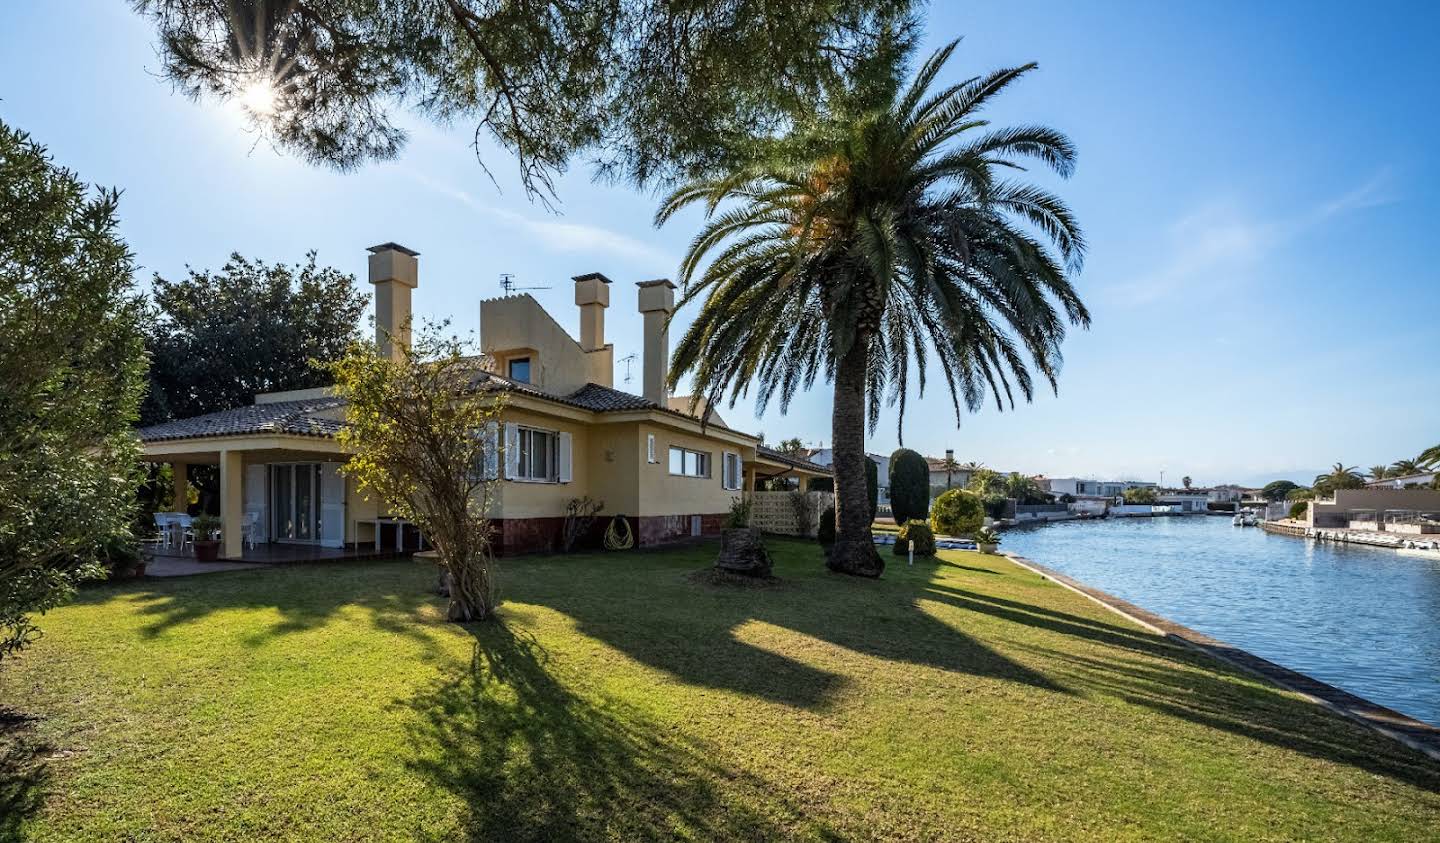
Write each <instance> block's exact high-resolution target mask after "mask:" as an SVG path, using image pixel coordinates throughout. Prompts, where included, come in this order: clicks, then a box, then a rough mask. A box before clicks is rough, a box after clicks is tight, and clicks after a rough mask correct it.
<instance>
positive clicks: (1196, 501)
mask: <svg viewBox="0 0 1440 843" xmlns="http://www.w3.org/2000/svg"><path fill="white" fill-rule="evenodd" d="M1155 503H1157V504H1160V505H1161V506H1174V507H1179V509H1180V512H1183V513H1185V514H1187V515H1189V514H1192V513H1201V512H1205V511H1207V510H1208V509H1209V508H1210V507H1209V504H1210V490H1209V489H1157V490H1156V494H1155Z"/></svg>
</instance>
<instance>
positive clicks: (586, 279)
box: [574, 272, 610, 351]
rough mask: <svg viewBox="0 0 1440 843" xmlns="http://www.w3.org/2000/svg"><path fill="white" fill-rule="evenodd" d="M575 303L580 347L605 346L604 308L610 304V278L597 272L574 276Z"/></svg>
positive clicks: (596, 348)
mask: <svg viewBox="0 0 1440 843" xmlns="http://www.w3.org/2000/svg"><path fill="white" fill-rule="evenodd" d="M574 280H575V304H576V305H577V306H578V307H579V308H580V348H581V349H582V350H584V351H599V350H600V349H602V348H604V347H605V308H607V307H609V306H610V279H609V278H606V277H605V276H604V275H602V274H600V273H598V272H591V273H589V274H587V275H577V276H575V279H574Z"/></svg>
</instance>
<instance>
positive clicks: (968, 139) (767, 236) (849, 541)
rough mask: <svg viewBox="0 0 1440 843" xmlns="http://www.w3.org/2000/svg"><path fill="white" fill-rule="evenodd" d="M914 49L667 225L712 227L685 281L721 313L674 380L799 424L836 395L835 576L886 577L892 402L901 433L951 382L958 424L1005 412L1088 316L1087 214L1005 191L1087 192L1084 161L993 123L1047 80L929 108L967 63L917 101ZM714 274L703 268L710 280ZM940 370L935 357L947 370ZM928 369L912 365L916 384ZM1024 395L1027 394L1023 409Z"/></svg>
mask: <svg viewBox="0 0 1440 843" xmlns="http://www.w3.org/2000/svg"><path fill="white" fill-rule="evenodd" d="M908 49H909V48H908V46H905V45H901V44H899V43H898V41H897V43H895V44H892V45H889V46H888V47H887V48H884V49H881V50H878V51H877V52H876V54H875V55H874V57H873V58H872V59H870V60H867V61H865V62H862V65H863V66H862V67H860V68H859V69H857V71H856V73H855V74H854V76H852V77H851V78H850V79H849V80H848V81H847V82H846V85H845V87H844V88H843V89H842V90H835V91H831V92H829V95H827V96H826V97H824V98H823V100H822V101H821V102H819V103H818V104H817V113H816V114H815V115H813V117H811V118H809V119H806V120H802V121H799V122H798V123H797V124H796V126H795V128H794V130H793V131H792V132H791V133H790V134H788V135H787V136H786V137H784V138H779V139H774V140H757V141H756V142H755V145H754V153H755V154H754V156H753V160H752V162H751V163H748V164H745V165H743V166H740V167H738V168H736V169H735V170H734V171H732V172H729V173H726V174H723V175H719V176H716V177H713V178H702V179H699V180H697V181H694V182H691V183H689V184H686V185H683V186H681V187H680V188H679V189H677V190H676V191H675V192H674V193H672V194H671V195H670V196H668V197H667V198H666V199H665V200H664V201H663V203H662V204H661V207H660V210H659V211H658V212H657V214H656V223H657V224H663V223H664V222H665V221H666V220H668V219H670V218H671V217H672V216H674V215H675V214H676V213H678V212H679V211H681V210H682V209H684V208H687V207H689V206H691V205H695V204H699V205H701V206H703V207H704V208H705V211H706V214H707V219H706V224H705V226H704V227H703V228H702V229H701V231H700V232H699V233H698V234H697V235H696V236H695V239H694V240H693V241H692V242H691V245H690V250H689V252H688V253H687V254H686V256H685V258H684V260H683V261H682V263H681V265H680V269H679V276H680V280H681V281H682V283H683V284H684V289H685V293H684V298H683V299H682V301H681V306H682V307H683V306H684V305H685V304H687V303H689V302H692V301H696V300H700V299H703V300H704V305H703V307H702V308H701V309H700V312H699V313H698V314H697V315H696V318H695V321H694V322H693V323H692V324H691V327H690V329H689V330H688V331H687V332H686V333H685V336H684V338H683V339H681V341H680V343H679V345H678V346H677V347H676V349H675V354H674V356H673V358H672V363H671V368H670V383H671V384H677V383H678V381H679V380H680V379H681V378H682V377H684V376H685V375H686V374H693V382H694V387H695V394H696V395H697V396H700V397H703V398H705V399H706V400H707V401H709V402H710V403H711V404H712V405H713V404H718V403H719V402H720V401H721V400H722V399H724V398H725V397H726V393H728V395H729V399H730V401H731V403H732V404H733V403H734V401H735V400H736V399H738V398H739V396H740V395H742V394H744V393H745V392H746V391H747V390H748V389H749V387H750V384H751V382H752V381H753V382H755V383H756V384H757V385H758V390H757V392H758V394H757V399H758V400H757V404H758V406H759V408H760V409H761V410H762V411H763V409H764V407H765V405H766V404H767V403H768V401H769V400H770V399H771V398H776V397H778V399H779V402H780V408H781V411H782V412H783V411H784V410H785V409H786V407H787V406H788V405H789V403H790V400H791V399H792V398H793V396H794V395H795V394H796V393H797V392H799V391H801V390H805V389H809V388H810V387H811V386H812V385H813V384H814V382H815V379H816V378H817V377H818V378H824V379H825V380H828V381H830V382H831V383H832V384H833V388H834V394H833V400H832V407H831V443H832V447H833V449H834V451H833V453H834V459H833V461H832V466H833V469H834V472H835V493H836V498H837V500H836V510H837V518H836V535H835V543H834V545H832V546H831V548H830V550H829V553H828V556H827V559H826V564H827V565H828V566H829V567H830V568H831V569H833V570H836V571H841V572H844V573H852V574H860V575H864V576H878V575H879V574H880V573H881V572H882V571H883V570H884V564H885V563H884V561H883V560H882V558H881V557H880V555H879V553H878V552H877V551H876V550H875V544H874V540H873V538H872V535H871V531H870V508H869V502H868V500H867V496H866V494H865V434H866V428H867V425H868V427H869V429H870V430H871V431H873V430H874V428H875V426H876V424H877V423H878V422H879V419H880V409H881V406H882V403H884V402H885V401H887V400H888V401H889V402H890V403H892V404H898V405H899V409H898V412H897V419H898V420H899V421H903V419H904V411H905V402H906V396H907V393H908V391H909V388H910V386H911V379H912V377H913V379H914V381H915V385H916V386H917V387H918V388H919V390H920V392H921V393H923V391H924V387H925V378H924V374H925V372H926V370H927V368H929V367H931V366H932V365H933V366H934V368H933V369H930V370H931V371H939V372H940V373H941V374H943V375H944V376H945V382H946V386H947V387H948V388H949V391H950V398H951V403H952V405H953V406H954V409H955V416H956V421H957V423H958V421H959V420H960V417H961V416H962V414H963V411H964V410H965V409H969V410H971V411H974V410H978V409H979V408H980V407H981V406H983V405H984V404H985V403H987V398H989V397H993V399H994V402H995V404H996V406H997V408H998V409H1002V410H1003V409H1005V407H1006V406H1007V405H1008V406H1010V407H1011V408H1013V407H1014V405H1015V399H1016V398H1017V397H1019V398H1022V399H1024V400H1027V401H1028V400H1031V398H1032V396H1033V394H1034V390H1035V380H1036V377H1037V376H1038V378H1040V379H1043V380H1044V382H1045V383H1047V384H1049V385H1050V387H1051V388H1052V389H1053V388H1055V386H1056V379H1057V377H1058V373H1059V364H1060V344H1061V340H1062V339H1063V338H1064V336H1065V331H1066V325H1067V323H1069V324H1072V325H1082V326H1083V325H1088V324H1089V322H1090V314H1089V312H1088V311H1087V310H1086V308H1085V305H1084V304H1083V303H1082V302H1081V301H1080V298H1079V295H1078V294H1077V293H1076V291H1075V288H1074V286H1073V285H1072V277H1073V274H1074V273H1075V272H1078V270H1079V268H1080V263H1081V260H1082V256H1083V254H1084V248H1085V246H1084V241H1083V239H1082V236H1081V233H1080V229H1079V227H1078V225H1077V224H1076V222H1075V219H1074V217H1073V216H1072V215H1071V212H1070V209H1069V208H1067V207H1066V206H1065V204H1064V203H1063V202H1061V201H1060V199H1058V198H1057V197H1055V196H1054V195H1053V194H1051V193H1049V192H1047V191H1046V190H1044V189H1042V188H1040V187H1039V186H1037V185H1034V184H1029V183H1026V182H1023V181H1018V180H1011V179H1007V178H1006V175H1007V174H1013V173H1019V172H1024V171H1025V169H1026V165H1027V164H1029V163H1030V162H1038V163H1039V164H1041V165H1043V166H1046V167H1049V168H1050V169H1052V170H1054V171H1055V172H1056V173H1058V174H1059V175H1060V176H1062V177H1065V176H1069V175H1070V173H1071V171H1072V170H1073V169H1074V165H1075V150H1074V147H1073V146H1072V145H1071V143H1070V141H1069V139H1068V138H1066V137H1065V136H1064V135H1063V134H1061V133H1059V132H1057V131H1055V130H1053V129H1049V128H1046V127H1043V126H1019V127H1014V128H1005V129H993V128H990V127H989V121H988V120H985V119H983V118H981V117H980V116H979V112H980V111H981V110H982V109H983V108H984V107H985V106H986V105H988V104H989V103H990V102H991V101H992V100H993V98H994V97H996V96H997V95H998V94H1000V93H1001V92H1002V91H1003V90H1005V89H1006V88H1007V87H1008V86H1009V85H1010V84H1011V83H1012V82H1014V81H1015V80H1017V79H1019V78H1020V77H1021V76H1024V75H1025V74H1026V73H1028V72H1030V71H1031V70H1033V69H1034V67H1035V65H1033V64H1027V65H1023V66H1020V67H1015V68H1008V69H1004V70H998V71H995V72H992V73H989V74H986V75H984V76H976V77H974V78H972V79H968V80H966V81H963V82H959V83H957V84H954V85H947V86H944V87H943V88H941V89H940V90H937V91H931V90H930V86H931V83H933V82H934V81H935V78H936V77H937V76H938V75H939V73H940V71H941V69H942V67H943V66H944V64H945V62H946V61H947V60H948V59H949V58H950V55H951V54H952V52H953V51H954V49H955V43H954V42H952V43H951V44H949V45H948V46H946V47H944V48H942V49H940V50H939V51H937V52H936V53H935V54H934V55H933V56H931V57H930V59H929V60H928V61H926V62H925V64H924V65H923V66H922V67H921V68H920V70H919V72H918V73H917V74H916V76H915V78H914V79H913V80H912V81H911V82H910V83H909V84H908V85H906V84H905V83H904V81H903V79H902V72H901V63H900V62H899V61H897V60H896V57H897V56H903V54H904V53H907V52H908ZM707 259H708V261H709V263H708V265H706V266H705V268H704V269H703V271H702V270H701V265H702V263H703V262H705V261H706V260H707ZM932 357H933V360H932V359H931V358H932ZM912 367H913V368H912ZM1017 394H1018V395H1017Z"/></svg>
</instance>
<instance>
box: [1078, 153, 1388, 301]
mask: <svg viewBox="0 0 1440 843" xmlns="http://www.w3.org/2000/svg"><path fill="white" fill-rule="evenodd" d="M1390 181H1391V179H1390V171H1389V169H1388V168H1387V169H1384V170H1381V171H1379V172H1378V173H1376V174H1375V175H1374V176H1372V177H1371V178H1370V179H1369V180H1367V181H1365V182H1364V183H1363V184H1361V185H1359V186H1357V187H1355V188H1354V189H1353V190H1350V191H1348V192H1346V193H1344V194H1341V195H1339V196H1336V197H1334V198H1331V199H1327V200H1325V201H1323V202H1320V203H1318V204H1316V205H1315V206H1313V207H1311V208H1309V209H1307V210H1306V211H1305V212H1303V213H1301V214H1299V215H1296V216H1294V217H1288V218H1279V219H1271V220H1264V219H1256V218H1254V217H1253V216H1252V215H1250V214H1247V213H1246V212H1245V211H1244V210H1243V209H1241V208H1239V207H1237V206H1236V205H1235V204H1233V203H1212V204H1209V205H1206V206H1203V207H1201V208H1199V209H1197V210H1196V211H1194V212H1192V213H1190V214H1188V215H1187V216H1185V217H1184V218H1182V219H1180V220H1178V221H1177V222H1175V223H1174V224H1173V225H1172V226H1170V231H1169V234H1168V237H1167V240H1168V242H1169V244H1170V247H1169V254H1170V259H1169V260H1168V261H1167V262H1165V263H1164V264H1163V265H1162V266H1161V267H1160V268H1159V269H1157V270H1156V271H1155V272H1152V273H1149V274H1147V275H1144V276H1141V277H1138V278H1134V279H1131V280H1128V281H1122V282H1118V283H1115V284H1111V285H1108V286H1106V287H1104V288H1102V290H1101V292H1102V294H1103V295H1105V296H1106V297H1108V298H1111V299H1113V300H1115V301H1116V302H1117V303H1122V304H1129V305H1144V304H1149V303H1151V302H1154V301H1157V300H1159V299H1163V298H1167V297H1169V296H1171V295H1172V294H1175V293H1179V292H1181V291H1183V290H1184V289H1186V288H1187V287H1189V286H1190V285H1192V284H1196V283H1205V284H1212V285H1213V284H1215V283H1217V282H1222V281H1225V280H1227V279H1234V278H1236V277H1239V276H1241V275H1243V274H1244V273H1246V272H1248V271H1250V270H1251V269H1253V268H1254V267H1255V266H1256V265H1257V264H1258V263H1259V262H1260V261H1261V260H1263V259H1264V258H1265V257H1266V256H1267V255H1268V254H1269V253H1270V252H1271V251H1272V250H1274V249H1276V248H1278V247H1279V246H1281V245H1283V244H1284V243H1286V242H1288V241H1290V240H1292V239H1294V238H1296V237H1298V236H1300V235H1301V234H1303V233H1305V232H1306V231H1308V230H1309V229H1312V228H1315V227H1318V226H1321V225H1323V224H1325V223H1326V222H1327V221H1329V220H1330V219H1331V218H1333V217H1336V216H1340V215H1343V214H1347V213H1351V212H1354V211H1359V210H1364V209H1366V208H1375V207H1379V206H1381V205H1387V204H1390V203H1392V202H1395V201H1397V200H1396V197H1395V195H1394V194H1393V193H1392V192H1391V191H1390V190H1389V184H1390Z"/></svg>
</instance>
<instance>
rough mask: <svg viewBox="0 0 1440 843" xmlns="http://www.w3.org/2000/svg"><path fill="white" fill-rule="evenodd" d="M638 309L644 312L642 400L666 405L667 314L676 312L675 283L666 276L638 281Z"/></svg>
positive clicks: (668, 358)
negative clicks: (643, 398)
mask: <svg viewBox="0 0 1440 843" xmlns="http://www.w3.org/2000/svg"><path fill="white" fill-rule="evenodd" d="M636 286H637V287H639V288H640V312H641V313H643V314H645V392H644V396H645V400H647V401H653V402H655V403H656V404H659V405H660V406H661V407H666V406H669V402H668V401H667V398H668V396H667V394H666V390H665V374H666V372H667V370H668V369H669V368H670V314H672V313H674V312H675V285H674V284H671V283H670V279H668V278H657V279H655V280H654V281H641V282H640V283H639V284H637V285H636Z"/></svg>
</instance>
